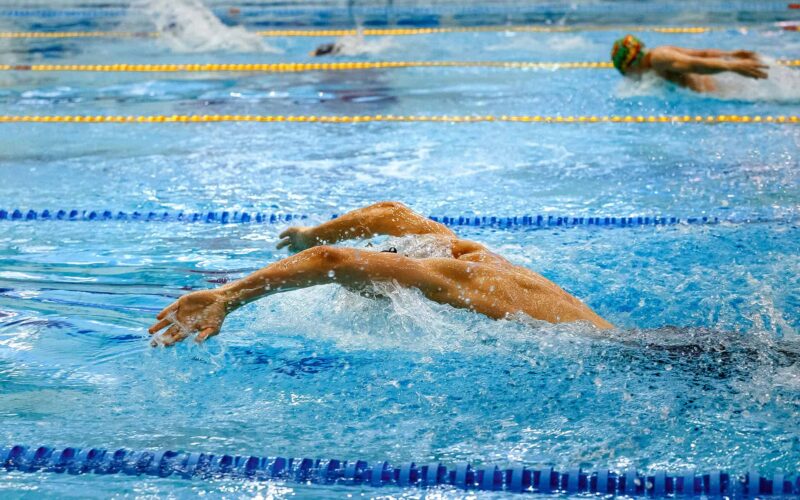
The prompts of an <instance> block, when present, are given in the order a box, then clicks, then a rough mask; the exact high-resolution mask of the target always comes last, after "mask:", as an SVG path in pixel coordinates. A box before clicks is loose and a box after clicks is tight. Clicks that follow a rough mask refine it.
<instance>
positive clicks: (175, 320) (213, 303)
mask: <svg viewBox="0 0 800 500" xmlns="http://www.w3.org/2000/svg"><path fill="white" fill-rule="evenodd" d="M227 314H228V302H227V300H226V299H225V297H224V296H223V294H222V293H221V292H220V291H218V290H201V291H198V292H192V293H188V294H186V295H184V296H183V297H181V298H180V299H178V300H176V301H175V302H173V303H172V304H170V305H169V306H167V307H166V308H164V310H163V311H161V312H160V313H158V316H156V319H158V320H159V321H157V322H156V323H155V324H153V326H151V327H150V328H149V329H148V331H149V332H150V335H153V334H155V333H156V332H159V331H161V330H163V329H164V328H166V329H167V330H166V331H165V332H164V333H163V334H161V335H160V336H156V337H154V338H153V339H152V340H151V342H150V345H151V346H153V347H156V346H158V345H165V346H171V345H173V344H176V343H178V342H180V341H182V340H183V339H185V338H186V337H188V336H189V335H191V334H193V333H195V332H198V334H197V337H196V338H195V341H196V342H198V343H200V342H204V341H206V340H207V339H208V338H209V337H213V336H214V335H217V334H218V333H219V330H220V328H222V322H223V321H224V320H225V316H227Z"/></svg>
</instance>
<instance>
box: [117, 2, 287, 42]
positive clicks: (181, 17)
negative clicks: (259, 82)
mask: <svg viewBox="0 0 800 500" xmlns="http://www.w3.org/2000/svg"><path fill="white" fill-rule="evenodd" d="M134 7H135V10H132V12H135V13H136V14H137V15H143V16H145V18H146V19H147V20H148V21H149V22H150V23H151V24H152V25H153V26H155V29H156V31H158V33H159V34H160V36H159V38H158V40H159V42H160V43H162V44H163V45H165V46H166V47H168V48H169V49H170V50H172V51H174V52H184V53H185V52H215V51H227V52H272V53H279V52H280V50H278V49H276V48H275V47H272V46H271V45H269V44H267V43H266V42H265V41H264V40H263V38H262V37H261V36H259V35H257V34H255V33H250V32H248V31H247V30H246V29H245V28H244V27H242V26H235V27H231V26H226V25H225V24H223V23H222V21H220V20H219V19H218V18H217V17H216V16H215V15H214V13H213V12H211V10H209V9H208V8H207V7H206V6H205V5H203V3H202V2H201V1H200V0H139V2H138V3H135V4H134Z"/></svg>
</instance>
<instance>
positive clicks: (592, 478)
mask: <svg viewBox="0 0 800 500" xmlns="http://www.w3.org/2000/svg"><path fill="white" fill-rule="evenodd" d="M0 467H4V468H5V469H6V470H8V471H20V472H54V473H58V474H63V473H65V472H66V473H69V474H86V473H94V474H120V473H121V474H126V475H129V476H141V475H147V476H156V477H169V476H173V477H177V478H184V479H193V478H194V479H218V478H239V479H249V480H255V481H269V480H282V481H288V482H298V483H302V484H308V483H313V484H340V485H360V486H362V487H363V486H372V487H381V486H396V487H400V488H409V487H419V488H430V487H437V486H450V487H455V488H459V489H465V490H490V491H507V492H513V493H544V494H553V493H567V494H601V495H607V494H620V495H626V496H647V497H656V498H665V497H672V496H699V495H706V496H709V497H723V496H725V497H732V498H742V497H749V498H755V497H756V496H760V495H772V496H776V497H781V496H787V497H796V496H797V495H800V476H797V475H794V476H790V475H787V474H784V473H782V472H775V473H774V474H772V475H771V476H769V475H762V474H760V473H759V472H758V471H756V470H751V471H749V472H747V473H745V474H731V473H728V472H725V471H720V470H715V471H711V472H709V473H705V474H704V473H697V472H695V471H693V470H688V471H684V472H681V473H677V474H673V473H669V472H667V471H665V470H656V471H653V472H650V473H643V472H640V471H637V470H636V469H633V468H631V469H628V470H625V471H621V472H615V471H610V470H607V469H597V470H593V471H584V470H582V469H581V468H579V467H574V468H570V469H568V470H567V471H565V472H559V471H556V470H554V469H553V468H552V467H543V468H539V469H531V468H527V467H523V466H517V467H511V468H507V469H501V468H499V467H497V466H495V465H486V466H481V467H473V466H472V465H470V464H468V463H459V464H457V465H456V466H455V467H450V468H448V467H447V466H446V465H443V464H442V463H439V462H433V463H427V464H422V463H416V462H407V463H404V464H401V465H400V466H399V467H394V466H392V465H390V464H389V462H386V461H380V460H379V461H374V462H367V461H364V460H355V461H348V460H336V459H331V460H320V459H312V458H299V459H298V458H285V457H273V458H268V457H260V456H240V455H213V454H207V453H197V452H194V453H190V452H183V451H173V450H157V451H133V450H129V449H125V448H121V449H117V450H107V449H103V448H78V447H69V448H60V449H59V448H53V447H49V446H39V447H34V446H31V447H28V446H23V445H14V446H10V447H7V448H0Z"/></svg>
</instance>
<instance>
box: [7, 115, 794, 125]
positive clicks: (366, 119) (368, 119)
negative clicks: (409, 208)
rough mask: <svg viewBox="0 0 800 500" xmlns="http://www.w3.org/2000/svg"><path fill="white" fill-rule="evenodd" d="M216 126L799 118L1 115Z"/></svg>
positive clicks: (16, 119) (770, 120)
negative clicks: (235, 123) (248, 123)
mask: <svg viewBox="0 0 800 500" xmlns="http://www.w3.org/2000/svg"><path fill="white" fill-rule="evenodd" d="M219 122H257V123H337V124H344V123H347V124H350V123H372V122H403V123H486V122H513V123H546V124H576V123H578V124H598V123H637V124H657V123H661V124H665V123H669V124H679V123H696V124H700V123H703V124H716V123H737V124H744V123H746V124H797V123H800V117H798V116H797V115H792V116H784V115H779V116H772V115H764V116H762V115H707V116H702V115H696V116H690V115H683V116H678V115H648V116H641V115H640V116H633V115H621V116H620V115H603V116H594V115H577V116H571V115H570V116H543V115H499V116H495V115H461V116H456V115H452V116H451V115H342V116H340V115H139V116H122V115H0V123H129V124H130V123H219Z"/></svg>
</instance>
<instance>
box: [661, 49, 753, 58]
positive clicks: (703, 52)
mask: <svg viewBox="0 0 800 500" xmlns="http://www.w3.org/2000/svg"><path fill="white" fill-rule="evenodd" d="M670 49H672V50H676V51H678V52H682V53H683V54H686V55H688V56H692V57H735V58H737V59H758V54H757V53H755V52H753V51H751V50H733V51H729V50H717V49H686V48H683V47H670Z"/></svg>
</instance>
